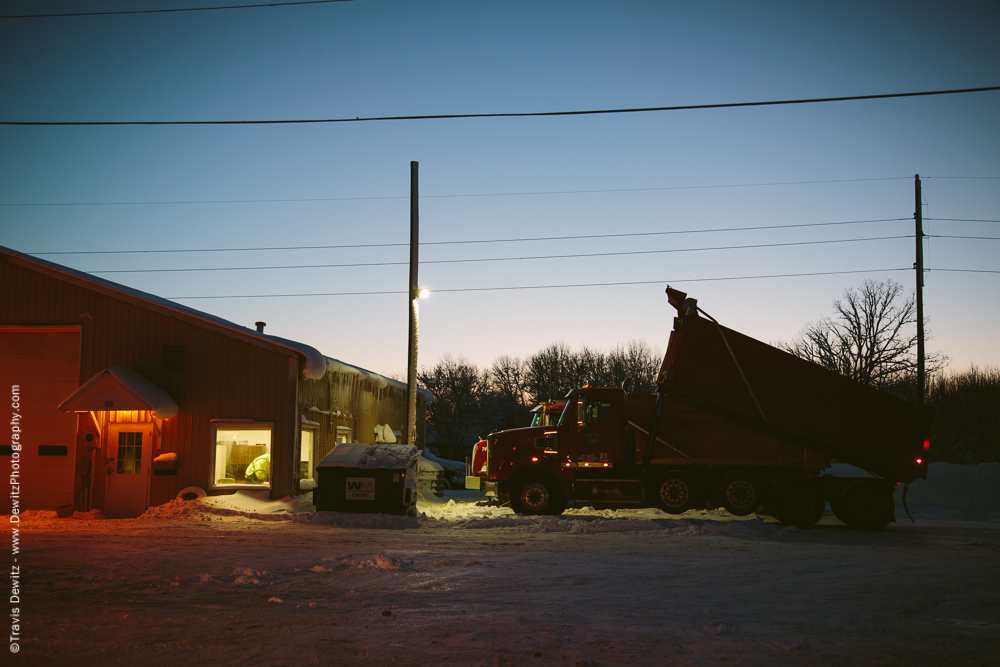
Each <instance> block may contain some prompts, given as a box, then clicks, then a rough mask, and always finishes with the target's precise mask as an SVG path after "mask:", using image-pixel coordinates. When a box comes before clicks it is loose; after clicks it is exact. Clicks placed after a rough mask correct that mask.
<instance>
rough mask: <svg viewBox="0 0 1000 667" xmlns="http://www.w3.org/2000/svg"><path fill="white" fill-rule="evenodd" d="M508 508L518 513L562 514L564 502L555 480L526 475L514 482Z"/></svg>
mask: <svg viewBox="0 0 1000 667" xmlns="http://www.w3.org/2000/svg"><path fill="white" fill-rule="evenodd" d="M510 508H511V509H512V510H514V511H515V512H516V513H518V514H562V512H563V509H564V508H565V504H564V502H563V499H562V494H561V493H560V492H559V487H558V485H557V484H556V483H555V481H553V480H551V479H549V478H546V477H528V478H525V479H521V480H518V481H517V482H515V483H514V488H513V489H512V490H511V494H510Z"/></svg>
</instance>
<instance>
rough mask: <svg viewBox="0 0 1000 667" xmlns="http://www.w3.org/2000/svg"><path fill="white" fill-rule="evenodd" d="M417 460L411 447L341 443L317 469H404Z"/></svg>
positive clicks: (325, 457)
mask: <svg viewBox="0 0 1000 667" xmlns="http://www.w3.org/2000/svg"><path fill="white" fill-rule="evenodd" d="M416 460H417V448H416V447H414V446H413V445H386V444H365V443H357V442H353V443H348V442H345V443H341V444H339V445H337V447H336V449H334V450H333V451H332V452H330V453H329V454H327V455H326V456H324V457H323V460H322V461H320V462H319V463H318V464H317V467H319V468H367V469H373V468H394V469H405V468H409V467H410V466H412V465H414V464H415V463H416Z"/></svg>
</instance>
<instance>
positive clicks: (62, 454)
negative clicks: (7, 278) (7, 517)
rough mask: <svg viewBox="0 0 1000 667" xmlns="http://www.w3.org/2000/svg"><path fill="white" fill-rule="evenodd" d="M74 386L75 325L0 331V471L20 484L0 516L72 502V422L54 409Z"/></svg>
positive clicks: (1, 501)
mask: <svg viewBox="0 0 1000 667" xmlns="http://www.w3.org/2000/svg"><path fill="white" fill-rule="evenodd" d="M79 385H80V327H79V326H40V327H24V326H0V397H2V404H0V405H2V410H3V411H2V412H0V415H3V417H4V418H3V420H2V421H0V423H2V424H4V426H3V431H4V436H3V439H2V440H0V472H2V474H3V477H2V479H4V480H5V481H6V480H7V479H18V480H19V481H20V484H19V485H17V486H16V487H13V488H14V490H17V491H19V492H20V495H19V496H18V495H14V494H13V493H12V494H8V493H6V491H5V492H4V493H3V494H0V514H10V513H11V510H12V508H13V507H14V503H15V502H17V504H18V505H19V509H33V510H38V509H45V510H54V509H56V508H57V507H59V506H61V505H66V504H72V503H73V476H74V473H75V470H76V465H75V459H76V422H77V417H76V415H75V414H72V413H66V412H62V411H60V410H59V404H60V403H61V402H62V401H63V399H65V398H66V397H67V396H69V395H70V394H72V393H73V391H75V390H76V388H77V387H78V386H79ZM8 423H9V425H7V424H8ZM15 436H17V438H15ZM18 444H20V450H16V449H15V447H16V446H17V445H18ZM15 473H16V476H15Z"/></svg>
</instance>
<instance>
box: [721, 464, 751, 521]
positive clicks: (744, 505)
mask: <svg viewBox="0 0 1000 667" xmlns="http://www.w3.org/2000/svg"><path fill="white" fill-rule="evenodd" d="M722 506H723V507H725V508H726V511H727V512H729V513H730V514H734V515H736V516H746V515H748V514H752V513H753V512H755V511H756V510H757V508H758V507H760V492H759V491H758V490H757V484H756V483H755V482H754V481H753V480H752V479H751V478H750V477H749V476H748V475H746V474H744V473H740V472H734V473H730V474H728V475H726V476H725V477H724V478H723V480H722Z"/></svg>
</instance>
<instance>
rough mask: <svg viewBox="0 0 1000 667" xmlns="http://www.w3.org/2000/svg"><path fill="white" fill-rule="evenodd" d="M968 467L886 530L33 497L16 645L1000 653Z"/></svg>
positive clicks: (814, 660)
mask: <svg viewBox="0 0 1000 667" xmlns="http://www.w3.org/2000/svg"><path fill="white" fill-rule="evenodd" d="M951 468H957V469H956V470H951ZM958 468H961V469H958ZM973 468H974V467H956V466H951V467H949V468H947V469H944V468H942V469H941V470H940V471H939V474H938V475H936V478H937V480H939V481H938V487H940V488H937V489H936V490H935V488H934V484H933V483H934V480H935V471H934V470H933V469H932V471H931V482H927V483H920V484H921V485H922V486H923V490H922V491H921V492H919V493H918V492H917V488H918V487H916V486H914V487H913V488H911V491H910V498H909V500H910V508H911V510H912V512H913V514H914V517H915V518H916V519H917V523H910V521H909V520H907V519H906V517H905V516H904V515H903V514H902V511H901V509H900V511H899V512H898V513H897V514H898V516H899V523H896V524H892V525H890V526H889V527H888V528H887V529H885V530H883V531H879V532H871V533H867V532H857V531H852V530H849V529H847V528H846V527H844V526H842V525H840V524H839V522H837V521H836V520H835V519H834V518H833V517H832V516H827V517H825V518H824V519H823V520H822V521H821V522H820V524H819V525H818V526H817V527H816V528H815V529H812V530H798V529H796V528H791V527H783V526H779V525H776V524H774V523H773V521H772V520H771V519H769V518H762V517H757V516H751V517H746V518H742V519H736V518H733V517H730V516H728V515H727V514H725V513H724V512H713V511H704V512H688V513H687V514H685V515H683V516H681V517H671V516H668V515H666V514H663V513H661V512H659V511H656V510H651V509H641V510H638V509H637V510H623V511H610V510H604V511H595V510H593V509H590V508H577V509H571V510H568V511H567V512H566V513H565V514H564V515H562V516H559V517H524V516H517V515H514V514H513V513H512V512H511V511H510V510H509V509H507V508H498V507H484V506H480V505H478V504H477V503H476V501H477V500H478V497H477V496H476V494H475V493H473V492H454V493H452V492H447V494H446V498H447V503H442V504H435V505H429V504H427V503H425V502H421V503H420V505H419V506H418V509H419V510H420V515H419V516H417V517H405V516H386V515H354V514H339V513H334V512H321V513H316V512H313V511H312V505H311V504H310V503H309V500H308V498H299V499H296V498H286V499H283V500H280V501H270V500H267V499H266V498H265V497H262V496H260V495H255V494H253V493H240V494H237V495H234V496H226V497H214V498H202V499H199V500H191V501H174V502H173V503H170V504H168V505H165V506H162V507H158V508H151V509H150V511H149V512H147V513H146V515H144V516H143V517H141V518H139V519H119V520H105V519H102V518H100V516H99V513H90V514H76V515H74V516H73V517H71V518H67V519H58V518H56V517H55V513H54V512H29V513H26V514H25V515H23V516H22V520H21V522H20V523H19V524H16V527H17V528H18V529H19V534H18V538H19V539H20V553H19V554H18V556H17V558H18V563H17V565H19V566H20V571H19V576H20V581H19V583H20V596H19V597H20V598H21V599H20V602H19V603H18V606H19V609H20V612H19V616H20V624H19V631H20V637H19V641H18V642H17V644H18V646H19V649H20V652H19V653H18V654H16V655H10V654H9V653H7V650H6V649H3V652H4V654H6V656H7V657H6V658H5V660H4V661H3V664H4V665H8V664H9V665H26V666H27V665H32V666H34V665H71V664H72V665H89V664H105V663H114V664H119V663H120V664H141V665H143V667H146V666H147V665H148V666H155V665H172V666H174V665H219V664H222V665H230V664H233V665H288V666H292V665H312V664H321V665H356V664H371V665H385V664H393V665H436V664H446V663H453V664H458V665H491V666H505V665H539V666H543V665H569V666H573V667H590V666H593V665H675V664H676V665H703V664H725V665H782V664H784V665H859V664H865V665H867V664H886V665H892V664H917V665H932V664H933V665H977V664H982V665H994V664H998V661H1000V660H998V656H1000V571H998V568H997V564H998V563H1000V511H998V510H997V509H995V506H994V505H993V502H994V501H995V500H996V490H997V486H996V482H997V480H998V479H1000V465H998V466H996V467H995V468H981V467H975V469H973ZM977 476H978V477H977ZM970 479H971V480H973V481H972V482H970V481H969V480H970ZM976 480H978V481H976ZM973 487H974V488H973ZM963 489H964V491H963ZM961 493H964V494H965V495H964V496H963V495H961ZM921 494H922V495H921ZM935 494H937V495H935ZM934 498H939V499H941V498H943V499H944V500H938V501H934V500H933V499H934ZM961 498H965V499H966V500H965V501H961ZM921 499H922V500H921ZM948 499H951V500H948ZM956 499H957V500H956ZM932 501H933V502H937V504H936V505H935V504H932ZM963 502H964V504H963ZM973 502H976V503H978V504H975V505H973V504H971V503H973ZM948 503H951V504H950V505H949V504H948ZM13 527H15V526H14V525H13V524H11V523H9V522H8V521H6V520H5V521H4V524H3V531H4V532H3V533H2V534H0V539H2V540H3V541H4V543H9V540H10V538H11V536H12V528H13ZM5 551H6V549H5ZM7 595H8V594H7V593H5V594H4V595H3V597H4V598H6V597H7ZM5 632H6V630H5Z"/></svg>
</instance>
